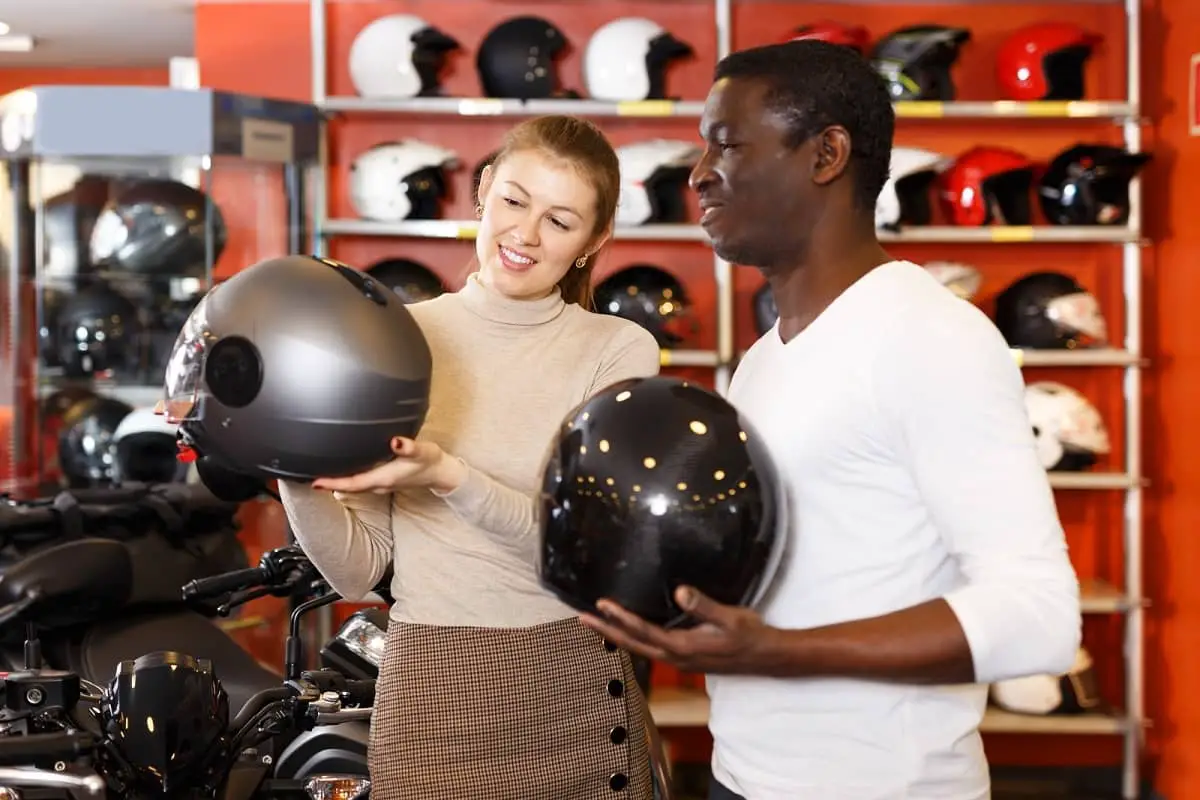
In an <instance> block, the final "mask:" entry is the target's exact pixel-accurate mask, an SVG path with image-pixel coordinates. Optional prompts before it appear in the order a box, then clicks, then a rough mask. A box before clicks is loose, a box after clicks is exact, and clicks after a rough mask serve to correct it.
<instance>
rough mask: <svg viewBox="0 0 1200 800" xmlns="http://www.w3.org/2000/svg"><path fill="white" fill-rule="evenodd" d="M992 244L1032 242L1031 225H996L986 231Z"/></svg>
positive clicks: (1032, 231)
mask: <svg viewBox="0 0 1200 800" xmlns="http://www.w3.org/2000/svg"><path fill="white" fill-rule="evenodd" d="M988 231H989V233H991V238H992V241H993V242H1032V241H1033V238H1034V230H1033V226H1032V225H996V226H995V227H992V228H989V229H988Z"/></svg>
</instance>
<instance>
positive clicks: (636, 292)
mask: <svg viewBox="0 0 1200 800" xmlns="http://www.w3.org/2000/svg"><path fill="white" fill-rule="evenodd" d="M592 301H593V303H594V305H595V307H596V310H597V311H598V312H600V313H601V314H612V315H613V316H617V317H622V318H623V319H627V320H629V321H630V322H636V323H637V324H638V325H641V326H642V327H643V328H645V329H646V330H648V331H650V333H652V334H654V338H655V339H656V340H658V346H659V347H662V348H674V347H678V346H679V345H680V344H683V342H684V341H686V340H687V338H688V337H689V336H690V335H691V334H693V333H695V332H696V329H697V328H698V327H699V326H698V325H697V321H696V318H695V316H694V315H693V314H692V310H691V301H690V300H689V299H688V294H687V291H686V290H685V289H684V288H683V284H682V283H681V282H680V281H679V280H678V279H677V278H676V277H675V276H674V275H672V274H671V273H669V272H667V271H666V270H664V269H663V268H662V267H656V266H654V265H653V264H631V265H629V266H627V267H622V268H621V269H619V270H617V271H616V272H614V273H612V274H611V275H609V276H608V277H607V278H605V279H604V280H602V281H601V282H600V283H599V284H597V285H596V289H595V291H594V292H593V298H592Z"/></svg>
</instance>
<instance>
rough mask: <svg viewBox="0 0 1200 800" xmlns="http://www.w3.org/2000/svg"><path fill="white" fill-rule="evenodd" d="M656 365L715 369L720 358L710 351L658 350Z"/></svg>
mask: <svg viewBox="0 0 1200 800" xmlns="http://www.w3.org/2000/svg"><path fill="white" fill-rule="evenodd" d="M658 355H659V360H658V363H659V364H660V365H662V366H664V367H715V366H717V365H718V364H720V363H721V357H720V356H718V355H717V353H716V352H715V351H712V350H660V351H659V353H658Z"/></svg>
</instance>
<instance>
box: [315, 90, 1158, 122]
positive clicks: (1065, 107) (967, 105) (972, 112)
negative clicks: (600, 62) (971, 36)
mask: <svg viewBox="0 0 1200 800" xmlns="http://www.w3.org/2000/svg"><path fill="white" fill-rule="evenodd" d="M320 107H321V110H323V111H325V112H335V113H343V114H409V115H428V116H435V115H436V116H448V117H534V116H539V115H542V114H571V115H574V116H583V117H624V118H635V119H652V118H658V117H685V118H695V119H698V118H699V117H700V115H701V114H702V113H703V112H704V103H703V102H701V101H697V100H638V101H631V102H605V101H602V100H566V99H564V100H525V101H522V100H510V99H501V98H491V97H418V98H413V99H411V100H381V99H376V98H366V97H354V96H340V97H329V98H326V99H325V100H324V101H322V102H321V103H320ZM893 107H894V108H895V110H896V116H897V117H898V118H899V119H903V120H945V119H1004V120H1011V119H1026V120H1068V119H1090V120H1122V119H1126V118H1129V117H1132V116H1135V115H1136V114H1137V110H1136V109H1135V108H1134V107H1133V106H1131V105H1130V104H1128V103H1122V102H1114V101H1095V102H1092V101H1075V102H1061V103H1060V102H1036V103H1017V102H1008V101H1003V100H1001V101H995V102H954V103H935V102H901V103H895V104H893Z"/></svg>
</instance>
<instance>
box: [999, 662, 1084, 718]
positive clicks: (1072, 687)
mask: <svg viewBox="0 0 1200 800" xmlns="http://www.w3.org/2000/svg"><path fill="white" fill-rule="evenodd" d="M989 695H990V697H991V701H992V703H993V704H994V705H996V706H997V707H999V708H1002V709H1004V710H1005V711H1010V712H1012V713H1014V714H1030V715H1033V716H1051V715H1061V714H1082V713H1084V712H1086V711H1094V710H1096V709H1097V707H1099V706H1101V705H1102V703H1103V701H1102V700H1101V697H1100V693H1099V690H1098V687H1097V680H1096V670H1095V668H1094V666H1093V662H1092V656H1091V654H1090V653H1088V651H1087V650H1086V649H1085V648H1083V647H1080V648H1079V649H1078V650H1077V651H1076V653H1075V663H1073V664H1072V665H1071V668H1070V669H1069V670H1067V671H1066V672H1064V673H1063V674H1062V675H1029V676H1026V677H1023V678H1011V679H1009V680H1005V681H998V682H996V683H993V684H992V685H991V687H990V691H989Z"/></svg>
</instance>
